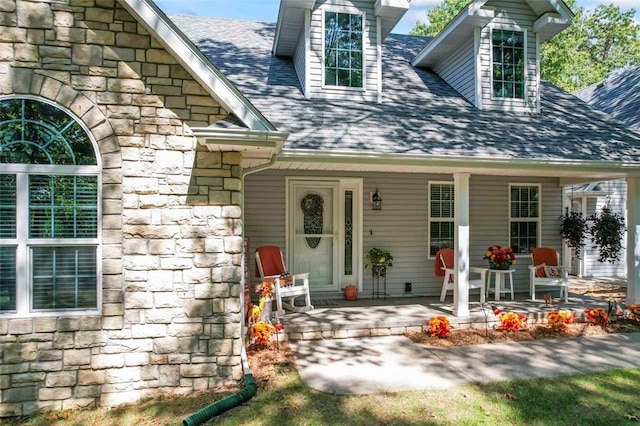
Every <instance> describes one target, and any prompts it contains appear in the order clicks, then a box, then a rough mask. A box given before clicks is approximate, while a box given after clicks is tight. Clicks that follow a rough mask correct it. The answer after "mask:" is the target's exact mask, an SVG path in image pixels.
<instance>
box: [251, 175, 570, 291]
mask: <svg viewBox="0 0 640 426" xmlns="http://www.w3.org/2000/svg"><path fill="white" fill-rule="evenodd" d="M331 175H335V176H336V177H338V176H339V177H362V178H363V179H364V188H363V197H365V199H363V206H364V209H363V223H362V233H363V252H362V253H361V256H363V258H364V253H366V252H367V251H368V250H369V249H370V248H372V247H379V248H383V249H385V250H389V251H390V252H391V254H392V255H393V257H394V262H393V266H392V267H391V268H389V272H388V275H387V293H388V294H389V295H390V296H397V297H402V296H404V295H405V294H404V283H406V282H411V283H412V293H411V294H412V295H414V296H436V295H439V294H440V290H441V285H442V277H439V276H436V275H435V273H434V267H435V265H434V260H433V259H429V252H428V247H429V246H428V238H426V237H425V236H426V235H427V234H428V232H429V220H428V208H429V207H428V200H429V189H428V188H429V185H428V183H429V182H435V181H441V182H450V181H451V175H443V174H420V173H415V174H385V173H362V174H360V173H345V172H335V173H332V172H315V171H300V172H296V171H278V170H274V171H266V172H260V173H256V174H251V175H248V176H247V177H246V178H245V209H244V214H245V217H244V225H245V237H247V238H249V240H250V250H249V255H250V263H249V265H250V270H251V276H252V280H253V281H252V284H254V283H255V282H256V278H255V277H254V276H253V275H254V272H253V271H254V269H255V260H254V258H253V252H254V251H255V248H256V247H258V246H260V245H266V244H269V245H279V246H281V247H283V248H284V247H285V246H286V224H285V217H286V215H285V209H286V185H285V177H286V176H290V177H294V176H298V177H314V176H316V177H329V176H331ZM518 182H519V180H518V179H515V178H508V177H490V176H473V175H472V176H471V179H470V194H471V195H470V197H471V198H470V206H471V212H470V214H471V217H470V225H471V229H470V234H471V236H470V239H471V241H470V247H471V249H470V250H471V252H470V265H471V266H479V267H486V261H485V260H483V259H482V257H483V256H484V252H485V251H486V249H487V247H488V246H491V245H494V244H501V245H503V246H507V245H508V244H509V210H508V205H509V183H518ZM523 182H524V183H526V184H529V183H531V182H536V183H537V184H540V185H541V194H542V198H543V200H544V203H543V204H542V211H541V214H542V221H541V234H540V236H539V238H540V243H541V244H543V245H545V246H550V247H555V248H557V249H558V250H560V249H561V247H562V241H561V238H560V234H559V223H560V222H559V217H560V215H561V213H562V189H561V187H560V186H559V185H558V180H557V179H555V178H535V179H534V178H528V179H526V180H523ZM376 188H377V189H379V191H380V194H382V198H383V199H384V202H383V205H382V210H378V211H374V210H372V209H371V204H370V202H369V193H371V192H373V191H375V190H376ZM517 260H518V263H517V264H516V272H515V273H514V284H515V290H516V291H519V292H525V291H528V288H529V281H528V280H529V271H528V269H527V265H528V264H530V256H528V255H518V257H517ZM294 272H295V271H294ZM371 290H372V279H371V271H370V270H369V269H365V270H364V271H363V291H362V292H361V297H368V296H369V295H370V294H371ZM315 297H326V298H332V297H333V298H339V297H342V293H337V292H336V293H335V294H321V295H316V296H315Z"/></svg>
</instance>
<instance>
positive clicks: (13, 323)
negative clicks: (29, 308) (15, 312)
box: [9, 318, 33, 334]
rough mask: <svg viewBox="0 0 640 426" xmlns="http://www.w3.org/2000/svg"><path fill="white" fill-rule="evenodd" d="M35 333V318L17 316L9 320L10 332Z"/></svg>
mask: <svg viewBox="0 0 640 426" xmlns="http://www.w3.org/2000/svg"><path fill="white" fill-rule="evenodd" d="M28 333H33V319H31V318H16V319H10V320H9V334H28Z"/></svg>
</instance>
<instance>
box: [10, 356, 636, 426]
mask: <svg viewBox="0 0 640 426" xmlns="http://www.w3.org/2000/svg"><path fill="white" fill-rule="evenodd" d="M638 395H640V368H635V369H621V370H611V371H607V372H604V373H598V374H586V375H575V376H564V377H559V378H553V379H535V380H518V381H507V382H495V383H489V384H484V385H470V386H463V387H457V388H454V389H448V390H440V391H433V390H430V391H420V392H402V393H393V394H377V395H347V396H344V395H329V394H324V393H320V392H316V391H313V390H311V389H309V388H308V387H307V386H306V385H305V384H304V383H303V382H302V381H301V380H300V377H299V376H298V374H297V372H296V370H295V369H294V368H293V367H291V366H290V364H287V363H285V364H283V365H280V366H279V367H278V368H277V370H276V371H275V373H274V374H272V375H271V377H270V379H269V380H268V382H263V383H261V384H260V388H259V390H258V393H257V395H256V396H255V397H253V398H252V399H251V400H250V401H249V402H248V403H246V404H244V405H242V406H240V407H236V408H234V409H232V410H230V411H228V412H226V413H224V414H223V415H221V416H220V417H218V418H216V419H213V420H211V421H209V422H207V423H206V424H207V425H212V424H216V425H218V424H220V425H279V426H281V425H309V426H310V425H496V424H503V425H598V426H602V425H616V426H618V425H627V424H628V425H636V424H638V422H639V418H640V398H638ZM224 396H226V394H225V395H223V394H208V395H207V394H201V395H197V396H191V397H185V398H172V399H165V400H161V401H158V400H154V401H146V402H143V403H140V404H137V405H133V406H128V407H120V408H117V409H112V410H104V409H100V410H90V411H63V412H54V413H48V414H42V415H39V416H36V417H33V418H30V419H14V420H11V421H7V419H5V423H4V424H7V425H11V426H17V425H34V426H36V425H37V426H44V425H47V426H49V425H73V426H80V425H82V426H98V425H99V426H116V425H117V426H126V425H136V426H146V425H153V426H160V425H180V424H181V422H182V419H184V418H185V417H188V416H189V415H191V414H193V413H194V412H195V411H197V410H198V409H200V408H203V407H205V406H207V405H208V404H210V403H212V402H214V401H216V400H218V399H221V398H222V397H224Z"/></svg>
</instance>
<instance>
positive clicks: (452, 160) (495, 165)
mask: <svg viewBox="0 0 640 426" xmlns="http://www.w3.org/2000/svg"><path fill="white" fill-rule="evenodd" d="M278 161H281V162H286V161H290V162H314V163H336V164H345V163H358V164H363V163H365V164H366V163H368V164H389V165H398V166H402V165H422V166H425V167H428V166H437V167H469V168H470V169H473V168H483V169H496V170H503V171H504V170H505V169H511V170H522V169H527V170H532V171H534V170H536V169H538V170H558V169H559V168H570V169H573V170H574V171H580V170H579V169H584V171H586V172H593V173H612V174H631V175H634V176H636V175H637V176H640V162H612V161H604V160H591V161H583V160H558V159H513V158H495V157H454V156H446V155H419V154H379V153H362V152H344V151H334V152H331V153H318V151H316V150H298V149H295V150H285V151H282V152H281V153H280V155H279V156H278ZM399 170H401V169H399ZM614 179H617V178H615V177H614ZM598 180H604V179H600V178H598Z"/></svg>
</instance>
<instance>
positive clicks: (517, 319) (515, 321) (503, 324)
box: [498, 312, 527, 332]
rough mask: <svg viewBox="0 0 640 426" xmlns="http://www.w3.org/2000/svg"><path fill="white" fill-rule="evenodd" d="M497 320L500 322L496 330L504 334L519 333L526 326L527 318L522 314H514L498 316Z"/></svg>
mask: <svg viewBox="0 0 640 426" xmlns="http://www.w3.org/2000/svg"><path fill="white" fill-rule="evenodd" d="M498 320H499V321H500V326H499V327H498V330H500V331H504V332H508V331H519V330H521V329H522V328H524V327H525V326H526V324H527V317H526V316H525V315H524V314H518V313H515V312H506V313H504V314H500V315H498Z"/></svg>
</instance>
